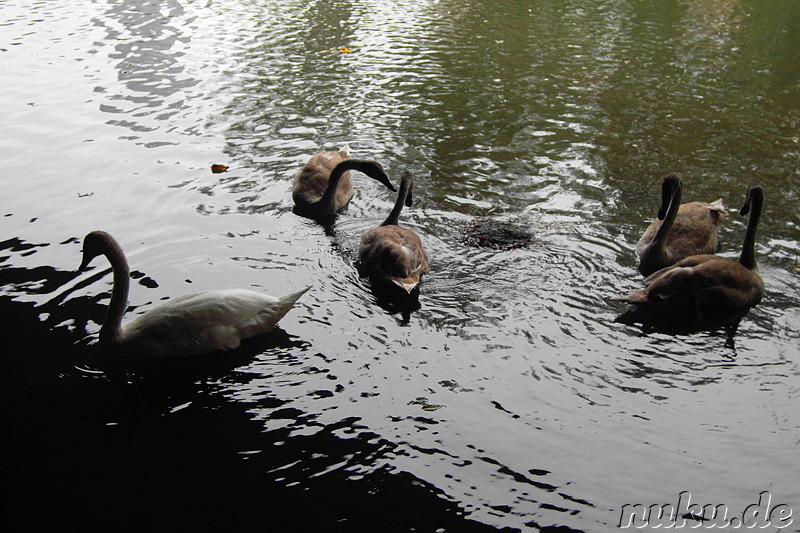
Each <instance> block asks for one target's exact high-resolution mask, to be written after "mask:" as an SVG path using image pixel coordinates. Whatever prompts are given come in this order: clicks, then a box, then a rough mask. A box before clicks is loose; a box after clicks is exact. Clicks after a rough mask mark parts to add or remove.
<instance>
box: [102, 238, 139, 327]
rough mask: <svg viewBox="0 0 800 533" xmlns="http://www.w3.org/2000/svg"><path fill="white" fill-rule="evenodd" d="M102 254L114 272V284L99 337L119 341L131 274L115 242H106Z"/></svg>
mask: <svg viewBox="0 0 800 533" xmlns="http://www.w3.org/2000/svg"><path fill="white" fill-rule="evenodd" d="M104 255H105V256H106V258H107V259H108V262H109V263H111V270H112V272H113V273H114V286H113V288H112V289H111V302H110V303H109V304H108V310H107V311H106V318H105V320H104V321H103V326H102V327H101V328H100V339H101V340H102V341H105V342H111V343H119V342H120V341H121V340H122V317H123V316H124V315H125V309H126V308H127V306H128V291H129V290H130V283H131V275H130V269H129V268H128V261H127V260H126V259H125V254H124V253H123V252H122V249H121V248H120V247H119V245H118V244H116V243H108V246H107V249H106V250H105V251H104Z"/></svg>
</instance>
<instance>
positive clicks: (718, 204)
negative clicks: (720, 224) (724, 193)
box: [708, 198, 728, 215]
mask: <svg viewBox="0 0 800 533" xmlns="http://www.w3.org/2000/svg"><path fill="white" fill-rule="evenodd" d="M708 209H709V211H717V212H718V213H721V214H723V215H727V214H728V211H727V210H726V209H725V206H724V205H723V204H722V198H717V199H716V200H714V201H713V202H711V203H710V204H708Z"/></svg>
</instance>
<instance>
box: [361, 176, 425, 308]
mask: <svg viewBox="0 0 800 533" xmlns="http://www.w3.org/2000/svg"><path fill="white" fill-rule="evenodd" d="M412 189H413V177H412V175H411V173H410V172H408V171H406V172H404V173H403V176H402V178H401V180H400V191H399V192H398V193H397V200H396V201H395V204H394V207H393V208H392V211H391V213H389V216H388V217H386V220H385V221H384V222H383V224H381V225H380V226H378V227H377V228H375V229H371V230H369V231H368V232H366V233H365V234H364V235H363V236H362V237H361V243H360V244H359V247H358V262H359V273H360V274H361V275H362V276H363V277H369V278H371V279H373V280H374V281H378V282H385V283H390V284H394V285H397V286H398V287H400V288H401V289H403V290H404V291H406V292H407V293H408V294H411V292H412V291H413V290H414V289H415V288H416V287H417V286H418V285H419V282H420V278H421V277H422V275H423V274H425V273H427V272H428V254H427V253H425V248H424V247H423V246H422V241H421V240H420V238H419V235H417V234H416V233H414V232H413V231H412V230H410V229H408V228H403V227H400V226H398V225H397V221H398V218H399V217H400V212H401V211H402V210H403V204H405V205H407V206H409V207H410V206H411V203H412ZM390 286H391V285H390Z"/></svg>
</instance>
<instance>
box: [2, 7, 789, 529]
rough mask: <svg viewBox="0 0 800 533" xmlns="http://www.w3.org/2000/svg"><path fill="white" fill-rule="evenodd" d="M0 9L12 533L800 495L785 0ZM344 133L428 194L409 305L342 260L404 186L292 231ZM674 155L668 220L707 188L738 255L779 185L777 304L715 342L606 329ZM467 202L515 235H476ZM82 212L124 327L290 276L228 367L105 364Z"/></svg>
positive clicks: (514, 514)
mask: <svg viewBox="0 0 800 533" xmlns="http://www.w3.org/2000/svg"><path fill="white" fill-rule="evenodd" d="M0 20H2V22H0V26H1V27H2V32H0V72H1V73H2V79H3V90H2V92H0V111H1V112H2V116H3V120H2V121H0V139H2V152H1V153H2V157H3V162H2V163H3V164H2V171H0V173H1V174H2V187H3V189H2V190H3V195H2V196H3V209H2V225H0V228H2V235H0V309H2V315H3V317H4V319H3V321H2V324H3V329H2V333H3V338H4V339H5V348H4V350H3V352H4V364H3V368H2V378H3V385H2V390H3V400H2V405H3V408H4V411H5V414H4V417H3V418H4V420H5V424H4V425H5V428H4V429H5V431H4V434H5V437H4V440H5V441H6V443H7V444H8V445H9V451H8V452H7V454H6V455H5V457H6V468H4V470H6V471H7V475H6V476H5V481H6V484H7V485H9V486H10V487H11V492H12V494H13V495H14V496H13V497H12V498H11V499H10V500H8V503H9V504H10V505H9V510H8V511H7V512H6V515H7V517H8V518H10V519H12V520H13V519H18V520H20V521H21V523H22V524H23V525H24V530H29V531H30V530H43V529H44V528H48V530H52V528H53V526H57V527H59V528H60V527H64V526H65V525H66V524H73V523H74V524H76V525H80V526H81V527H82V528H83V529H85V530H100V529H102V530H107V529H108V528H109V527H113V528H114V529H115V530H125V529H128V528H130V529H131V530H134V529H135V530H142V529H144V528H146V529H147V530H151V531H152V530H162V529H163V530H178V529H180V530H188V529H193V530H195V531H222V530H227V531H383V532H389V531H430V532H434V531H437V532H443V531H448V532H466V531H576V532H587V533H588V532H608V531H613V530H615V529H616V528H617V527H618V526H619V525H620V521H621V519H622V518H623V515H624V510H625V509H626V507H625V506H626V505H635V504H641V505H643V506H645V507H649V506H651V505H658V506H662V505H665V504H672V505H675V506H676V507H679V499H680V498H681V497H683V498H684V501H685V497H686V496H685V495H686V494H689V495H690V496H691V501H692V503H694V504H698V505H700V506H703V505H707V504H713V505H724V506H725V508H726V509H727V511H728V515H727V516H728V518H729V519H730V518H731V517H739V518H741V517H742V516H743V513H745V511H746V510H747V509H752V508H754V507H749V506H754V505H756V504H760V503H761V504H764V505H765V506H766V508H767V511H769V510H770V509H772V508H777V506H780V505H784V506H789V507H790V508H791V509H793V510H794V511H795V513H797V512H800V482H799V481H798V480H800V462H798V445H800V409H798V408H797V406H798V402H800V244H798V241H800V214H799V213H800V209H798V206H800V185H798V183H800V181H798V178H799V177H800V142H799V141H798V137H799V136H800V68H798V66H799V65H800V2H796V1H790V0H765V1H759V2H755V1H747V0H694V1H690V0H674V1H669V2H645V1H638V0H597V1H588V0H564V1H562V2H548V1H543V0H532V1H527V2H524V1H519V0H513V1H506V2H482V1H480V0H466V1H461V2H456V1H454V0H428V1H422V0H411V1H408V2H388V1H381V0H367V1H360V2H348V1H345V0H327V1H326V0H322V1H303V2H300V1H292V0H288V1H284V2H272V1H268V0H264V1H260V2H243V1H239V0H220V1H212V0H208V1H198V2H186V1H179V0H167V1H163V2H156V1H152V0H136V1H133V0H117V1H97V0H95V1H92V2H77V1H65V2H45V1H24V0H5V1H3V2H2V3H0ZM345 145H349V146H350V148H351V150H352V153H353V156H354V157H359V158H364V159H371V160H375V161H378V162H380V163H381V164H382V165H383V166H384V168H386V170H387V172H388V175H389V177H390V179H391V180H392V182H394V183H398V181H399V178H400V175H401V173H402V172H403V171H405V170H408V171H410V172H412V173H413V175H414V176H415V189H414V205H413V206H411V207H406V208H405V209H404V211H403V213H402V215H401V224H403V225H405V226H407V227H409V228H412V229H413V230H414V231H416V232H417V233H418V234H419V235H420V237H421V239H422V241H423V243H424V245H425V247H426V249H427V252H428V255H429V256H430V265H431V269H430V272H429V273H428V274H427V275H426V276H425V277H424V278H423V282H422V285H421V287H420V292H419V298H418V305H412V306H408V305H399V304H397V302H395V301H393V300H387V299H385V298H383V297H382V296H381V295H379V294H376V293H375V292H374V291H373V290H372V287H371V285H370V283H369V282H368V281H366V280H363V279H361V278H359V276H358V273H357V271H356V268H355V261H356V255H357V249H358V243H359V240H360V238H361V235H362V234H363V233H364V232H365V231H367V230H369V229H371V228H373V227H376V226H377V225H379V224H380V223H381V222H382V221H383V220H384V218H385V217H386V215H387V214H388V212H389V211H390V210H391V207H392V205H393V203H394V195H393V194H392V193H391V192H390V191H388V190H386V189H385V188H384V187H383V186H381V185H380V184H379V183H377V182H376V181H373V180H370V179H368V178H367V177H366V176H364V175H362V174H358V173H354V176H353V182H354V185H355V187H356V189H357V191H356V195H355V197H354V198H353V200H352V201H351V203H350V205H349V207H348V208H347V209H346V210H345V211H343V212H341V213H340V214H339V215H338V216H337V217H336V219H335V220H334V221H332V222H329V223H320V222H317V221H315V220H311V219H308V218H304V217H301V216H298V215H297V214H295V213H294V212H293V209H292V208H293V205H292V199H291V194H290V191H291V184H292V180H293V177H294V176H295V175H296V174H297V172H298V171H299V170H300V168H302V166H303V165H304V164H305V162H306V161H307V160H308V159H309V158H310V157H311V156H312V155H313V154H315V153H316V152H318V151H320V150H338V149H339V148H341V147H343V146H345ZM213 164H222V165H225V166H228V167H229V168H228V170H227V171H226V172H223V173H213V172H212V171H211V165H213ZM670 171H675V172H680V173H681V175H682V176H683V181H684V195H683V197H684V200H683V201H693V200H703V201H709V202H710V201H712V200H715V199H717V198H722V199H723V201H724V203H725V205H726V206H727V208H728V216H727V217H726V218H725V220H724V222H723V225H722V227H721V230H720V242H721V249H720V251H719V253H720V254H721V255H723V256H726V257H736V256H737V255H738V251H739V249H740V248H741V243H742V238H743V235H744V229H745V225H746V218H745V217H742V216H739V214H738V211H739V209H740V208H741V206H742V204H743V202H744V198H745V191H746V189H747V186H748V185H750V184H758V185H761V186H762V187H763V188H764V195H765V204H764V213H763V216H762V218H761V223H760V225H759V229H758V234H757V238H756V252H757V257H758V261H759V267H760V271H761V274H762V276H763V278H764V281H765V285H766V292H765V294H764V297H763V299H762V301H761V303H760V305H758V306H757V307H755V308H753V309H752V310H751V311H750V312H749V313H748V314H747V316H746V317H745V318H744V319H743V320H742V322H741V323H740V325H739V327H738V331H737V332H736V333H735V335H733V336H732V337H729V336H727V335H726V334H725V333H724V332H721V331H711V332H697V333H691V334H682V335H675V334H668V333H664V332H661V333H659V332H651V331H647V330H643V329H642V328H640V327H637V326H629V325H623V324H619V323H615V322H614V318H615V317H616V316H617V315H618V314H619V313H620V312H622V311H623V310H624V309H625V305H624V304H622V303H620V302H618V301H615V300H614V298H615V297H618V296H622V295H624V294H627V293H629V292H632V291H634V290H637V289H639V288H640V287H642V286H643V278H642V276H641V275H640V274H639V272H638V271H637V258H636V255H635V251H634V248H635V245H636V242H637V241H638V239H639V237H640V236H641V235H642V233H643V232H644V230H645V228H646V227H647V225H648V224H649V223H650V221H651V220H652V219H653V218H654V217H655V214H656V211H657V210H658V206H659V201H660V184H661V179H662V177H663V176H664V175H665V174H666V173H667V172H670ZM486 219H489V220H492V221H497V222H503V223H508V224H513V225H514V226H515V227H517V228H521V229H523V230H525V231H529V232H530V233H531V234H532V236H533V242H531V243H530V244H529V245H527V246H523V247H519V248H514V249H496V248H488V247H476V246H472V245H470V244H469V243H468V242H466V241H465V234H466V232H467V230H468V228H469V227H470V225H471V224H473V223H474V222H475V221H476V220H486ZM96 229H101V230H105V231H107V232H109V233H111V234H112V235H114V236H115V237H116V238H117V240H118V241H119V242H120V244H121V245H122V247H123V249H124V250H125V252H126V254H127V256H128V260H129V262H130V264H131V277H132V284H131V292H130V296H129V305H130V308H129V310H128V313H127V315H126V318H127V319H130V318H132V317H133V316H135V315H136V314H138V313H141V312H143V311H145V310H147V309H150V308H153V307H154V306H155V305H157V304H159V303H161V302H163V301H165V300H168V299H170V298H174V297H176V296H179V295H182V294H188V293H191V292H199V291H206V290H213V289H218V288H227V287H242V288H249V289H253V290H257V291H263V292H267V293H270V294H275V295H280V294H287V293H290V292H293V291H296V290H299V289H301V288H303V287H306V286H310V287H311V289H310V290H309V292H308V293H306V294H305V295H304V296H303V297H302V298H301V299H300V301H299V302H298V303H297V305H296V306H295V308H294V309H293V310H292V311H290V312H289V314H288V315H287V316H286V317H285V318H284V319H283V320H281V322H280V323H279V325H278V327H277V328H276V329H275V330H274V331H272V332H270V333H269V334H267V335H264V336H261V337H258V338H256V339H252V340H251V341H248V342H246V343H245V345H244V346H243V347H242V348H241V349H239V350H237V351H234V352H227V353H224V354H217V355H216V356H215V357H203V358H198V359H192V360H178V361H175V362H170V363H169V364H164V365H144V366H134V367H127V366H123V365H120V364H118V362H115V361H114V360H113V358H111V359H112V360H109V358H106V357H103V356H101V355H100V354H99V351H98V350H97V345H96V340H97V335H98V332H99V329H100V325H101V324H102V321H103V317H104V313H105V309H106V306H107V305H108V301H109V296H110V290H111V273H110V269H109V268H108V266H107V263H106V262H105V260H104V259H102V258H100V259H97V260H95V262H94V268H93V269H92V270H90V271H88V272H78V265H79V263H80V260H81V247H82V244H81V243H82V239H83V237H84V235H86V234H87V233H88V232H90V231H92V230H96ZM764 493H767V495H768V496H769V497H770V498H771V499H770V503H769V504H766V500H765V499H763V498H765V497H766V496H762V495H763V494H764ZM681 495H683V496H681ZM770 516H771V518H772V521H771V522H769V521H767V522H768V523H766V524H762V525H765V526H767V527H765V529H761V530H766V531H800V520H798V519H797V518H796V517H795V518H794V520H793V522H792V523H791V524H786V523H785V522H784V523H778V522H777V519H778V518H779V517H778V516H777V513H774V514H773V515H770ZM761 518H764V517H763V515H761ZM690 524H694V525H698V524H699V523H698V522H690ZM706 525H708V524H706ZM779 526H780V527H779ZM687 527H688V526H687Z"/></svg>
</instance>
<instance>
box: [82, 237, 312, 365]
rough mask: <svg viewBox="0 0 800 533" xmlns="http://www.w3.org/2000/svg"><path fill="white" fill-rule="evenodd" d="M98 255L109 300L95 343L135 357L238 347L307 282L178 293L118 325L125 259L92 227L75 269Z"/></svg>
mask: <svg viewBox="0 0 800 533" xmlns="http://www.w3.org/2000/svg"><path fill="white" fill-rule="evenodd" d="M98 255H104V256H106V258H107V259H108V261H109V263H111V269H112V271H113V274H114V286H113V289H112V292H111V302H110V303H109V305H108V311H107V313H106V317H105V320H104V321H103V325H102V327H101V328H100V344H101V345H104V346H106V347H110V348H114V349H117V350H119V351H120V352H121V353H122V354H123V355H126V356H130V357H136V358H169V357H177V356H187V355H199V354H203V353H208V352H213V351H216V350H230V349H233V348H237V347H238V346H239V344H240V342H241V341H242V340H243V339H246V338H248V337H253V336H255V335H259V334H261V333H265V332H267V331H269V330H270V329H272V327H273V326H274V325H275V324H276V323H277V322H278V321H279V320H280V319H281V318H283V316H284V315H286V313H287V312H288V311H289V310H290V309H291V308H292V306H293V305H294V303H295V302H296V301H297V299H298V298H300V296H302V295H303V293H305V292H306V291H307V290H308V289H309V288H310V287H306V288H305V289H303V290H301V291H299V292H296V293H293V294H289V295H286V296H283V297H281V298H275V297H274V296H269V295H267V294H261V293H258V292H255V291H251V290H247V289H227V290H218V291H211V292H205V293H201V294H191V295H187V296H181V297H178V298H175V299H173V300H170V301H169V302H167V303H165V304H163V305H160V306H158V307H156V308H154V309H150V310H148V311H147V312H145V313H144V314H142V315H140V316H138V317H137V318H136V319H134V320H133V321H131V322H129V323H128V324H126V325H125V326H122V317H123V315H124V314H125V309H126V307H127V301H128V290H129V288H130V271H129V269H128V261H127V260H126V259H125V254H124V253H123V251H122V248H121V247H120V245H119V243H117V241H116V240H115V239H114V237H112V236H111V235H109V234H108V233H106V232H104V231H93V232H91V233H89V234H88V235H86V237H85V238H84V240H83V260H82V261H81V265H80V267H79V270H85V269H86V268H87V267H88V266H89V263H90V262H91V261H92V259H94V258H95V257H97V256H98Z"/></svg>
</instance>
